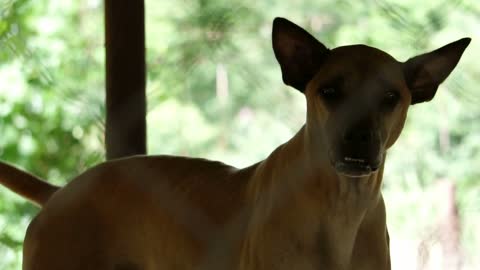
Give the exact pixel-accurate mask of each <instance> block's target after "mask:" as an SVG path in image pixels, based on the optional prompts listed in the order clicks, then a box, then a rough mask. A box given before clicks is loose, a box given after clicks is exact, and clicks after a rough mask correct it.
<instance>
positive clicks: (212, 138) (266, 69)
mask: <svg viewBox="0 0 480 270" xmlns="http://www.w3.org/2000/svg"><path fill="white" fill-rule="evenodd" d="M102 5H103V4H102V1H100V0H88V1H87V0H69V1H66V0H48V1H47V0H35V1H33V0H0V159H1V160H2V161H7V162H9V163H13V164H16V165H18V166H21V167H22V168H24V169H26V170H28V171H30V172H32V173H35V174H37V175H39V176H41V177H43V178H45V179H48V180H49V181H50V182H52V183H56V184H62V185H63V184H64V183H65V182H66V181H68V180H69V179H71V178H72V177H74V176H76V175H78V174H79V173H81V172H82V171H84V170H85V169H86V168H89V167H91V166H93V165H95V164H98V163H99V162H101V161H102V160H103V159H104V148H103V131H104V115H105V111H104V109H105V108H104V105H103V102H104V84H105V82H104V62H105V61H104V57H105V53H104V48H103V44H104V37H103V6H102ZM276 16H283V17H286V18H289V19H290V20H292V21H294V22H296V23H297V24H299V25H301V26H303V27H305V28H306V29H307V30H309V31H310V32H311V33H313V34H314V35H315V36H316V37H317V38H318V39H319V40H321V41H322V42H323V43H324V44H325V45H327V46H328V47H336V46H340V45H347V44H354V43H364V44H368V45H371V46H375V47H378V48H380V49H382V50H385V51H387V52H389V53H390V54H392V55H393V56H394V57H395V58H397V59H398V60H399V61H404V60H406V59H408V58H409V57H411V56H413V55H415V54H419V53H423V52H426V51H428V50H433V49H435V48H438V47H440V46H443V45H445V44H447V43H449V42H452V41H454V40H457V39H459V38H462V37H465V36H469V37H472V38H473V41H472V43H471V44H470V46H469V47H468V48H467V50H466V52H465V54H464V56H463V58H462V60H461V61H460V64H459V65H458V67H457V68H456V70H455V71H454V72H453V73H452V74H451V75H450V77H449V79H448V80H447V81H446V82H445V83H444V84H443V85H442V86H441V87H440V89H439V91H438V94H437V96H436V97H435V99H434V100H433V101H432V102H430V103H426V104H421V105H416V106H413V107H412V108H411V110H410V112H409V117H408V120H407V124H406V127H405V130H404V132H403V135H402V136H401V138H400V139H399V141H398V142H397V144H396V145H395V146H394V147H393V148H392V149H391V151H390V152H389V157H388V160H387V168H386V173H385V179H384V183H385V184H384V191H383V192H384V194H385V198H386V203H387V208H388V209H387V213H388V226H389V228H390V234H391V237H392V263H393V268H394V269H415V267H416V266H417V265H418V264H419V263H422V262H423V263H425V264H426V265H427V267H431V268H425V269H440V268H436V266H435V263H436V262H438V261H441V259H442V255H441V252H438V250H439V244H438V240H436V238H435V235H436V234H435V232H436V230H437V227H438V224H439V222H440V221H441V217H442V213H443V210H444V209H445V207H446V206H445V198H446V193H445V192H444V190H443V189H442V186H443V184H442V183H445V181H451V182H453V183H455V184H456V186H457V192H456V195H457V202H458V206H459V214H460V218H461V220H460V221H461V236H462V237H461V244H462V245H461V249H462V252H463V257H464V264H463V268H462V269H478V267H479V266H480V259H479V258H478V256H476V254H478V252H476V251H477V250H479V249H480V236H479V234H478V233H477V232H478V226H479V225H480V184H479V183H478V179H479V177H480V166H479V165H480V152H479V151H480V121H479V120H480V107H479V106H478V105H479V104H480V90H478V89H477V88H478V86H479V85H480V66H479V65H478V64H477V62H478V59H479V58H480V45H479V44H480V1H477V0H465V1H451V0H446V1H418V0H417V1H413V0H402V1H400V0H397V1H393V0H390V1H381V0H378V1H366V0H364V1H333V0H295V1H294V0H291V1H271V0H262V1H258V0H257V1H253V0H244V1H240V0H216V1H213V0H211V1H207V0H183V1H154V0H147V1H146V18H147V22H146V23H147V25H146V27H147V57H148V59H147V64H148V86H147V91H148V102H149V104H148V147H149V153H150V154H175V155H188V156H201V157H207V158H210V159H215V160H222V161H224V162H226V163H230V164H233V165H236V166H238V167H242V166H246V165H249V164H251V163H254V162H256V161H258V160H261V159H263V158H265V157H266V156H267V155H268V154H269V153H270V152H271V151H272V150H273V149H275V147H276V146H278V145H279V144H281V143H283V142H285V141H286V140H288V139H289V138H290V137H291V136H292V135H293V134H294V133H295V132H296V131H297V130H298V129H299V128H300V127H301V125H302V124H303V123H304V120H305V101H304V98H303V96H302V95H301V94H300V93H299V92H298V91H295V90H293V89H291V88H288V87H286V86H284V85H283V84H282V81H281V75H280V70H279V67H278V65H277V63H276V60H275V59H274V56H273V52H272V49H271V39H270V33H271V23H272V20H273V18H274V17H276ZM125 19H126V20H128V18H125ZM217 80H219V81H220V83H219V84H218V85H224V87H221V88H220V89H217ZM225 85H226V86H227V87H225ZM445 179H447V180H445ZM37 211H38V209H37V208H35V207H34V206H32V205H31V204H30V203H28V202H26V201H25V200H24V199H22V198H20V197H19V196H17V195H15V194H13V193H11V192H10V191H8V190H6V189H5V188H0V269H6V270H10V269H20V268H21V266H20V265H21V263H20V262H21V245H22V240H23V237H24V234H25V229H26V226H27V225H28V223H29V221H30V220H31V219H32V216H33V215H35V213H37ZM432 235H434V236H432ZM422 243H426V247H427V249H428V251H429V254H430V259H428V258H425V257H422V256H420V255H419V254H421V251H420V248H419V247H420V246H421V245H422Z"/></svg>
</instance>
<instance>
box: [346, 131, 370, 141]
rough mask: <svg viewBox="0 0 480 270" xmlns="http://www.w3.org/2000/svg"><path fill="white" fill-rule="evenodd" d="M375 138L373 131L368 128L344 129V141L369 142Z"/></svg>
mask: <svg viewBox="0 0 480 270" xmlns="http://www.w3.org/2000/svg"><path fill="white" fill-rule="evenodd" d="M374 140H375V133H374V132H373V131H370V130H356V129H350V130H348V129H347V130H345V132H344V133H343V141H344V142H346V143H370V142H372V141H374Z"/></svg>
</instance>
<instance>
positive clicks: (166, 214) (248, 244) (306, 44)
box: [0, 18, 470, 270]
mask: <svg viewBox="0 0 480 270" xmlns="http://www.w3.org/2000/svg"><path fill="white" fill-rule="evenodd" d="M272 37H273V49H274V52H275V56H276V58H277V60H278V62H279V63H280V66H281V70H282V75H283V80H284V82H285V83H286V84H287V85H290V86H293V87H294V88H296V89H297V90H299V91H300V92H302V93H303V94H304V95H305V97H306V102H307V119H306V124H305V126H304V127H303V128H302V129H301V130H300V131H299V132H298V133H297V134H296V135H295V136H294V137H293V138H292V139H291V140H290V141H288V142H287V143H285V144H283V145H281V146H279V147H278V148H277V149H276V150H275V151H274V152H273V153H272V154H271V155H270V156H269V157H268V158H267V159H265V160H263V161H261V162H259V163H257V164H254V165H252V166H250V167H248V168H244V169H236V168H233V167H231V166H228V165H225V164H223V163H220V162H213V161H208V160H203V159H192V158H182V157H171V156H150V157H132V158H126V159H121V160H116V161H110V162H106V163H104V164H101V165H99V166H96V167H95V168H92V169H91V170H89V171H87V172H85V173H84V174H82V175H80V176H78V177H77V178H76V179H74V180H73V181H71V182H70V183H69V184H68V185H66V186H65V187H64V188H62V189H60V190H58V191H57V189H58V188H56V187H54V186H51V185H48V184H46V183H42V182H41V181H40V180H39V179H36V178H34V177H32V176H29V175H28V174H25V173H22V172H19V171H18V170H16V169H14V168H13V167H10V166H6V165H2V166H0V175H1V176H2V177H0V179H1V182H2V183H3V184H6V185H7V186H8V187H9V188H11V189H13V190H14V191H17V192H19V193H20V194H22V195H23V196H25V197H27V198H29V199H31V200H33V201H35V202H37V203H38V204H40V205H42V206H43V209H42V211H41V212H40V213H39V214H38V216H37V217H36V218H35V219H34V220H33V221H32V223H31V224H30V226H29V228H28V231H27V235H26V238H25V244H24V258H23V260H24V261H23V269H24V270H67V269H68V270H86V269H92V270H100V269H101V270H161V269H237V270H254V269H264V270H271V269H276V270H280V269H285V270H287V269H288V270H292V269H296V270H313V269H316V270H319V269H325V270H327V269H328V270H347V269H349V270H373V269H374V270H386V269H390V257H389V239H388V231H387V227H386V218H385V205H384V202H383V198H382V195H381V192H380V188H381V183H382V175H383V168H384V163H385V155H386V151H387V149H388V148H389V147H390V146H392V144H393V143H394V142H395V141H396V140H397V138H398V136H399V135H400V132H401V130H402V127H403V124H404V121H405V117H406V115H407V109H408V107H409V106H410V105H411V104H415V103H420V102H424V101H429V100H431V99H432V98H433V96H434V95H435V92H436V90H437V88H438V86H439V84H440V83H442V82H443V81H444V80H445V79H446V78H447V76H448V75H449V74H450V72H451V71H452V70H453V68H454V67H455V66H456V64H457V62H458V61H459V59H460V57H461V55H462V53H463V51H464V50H465V48H466V47H467V45H468V44H469V42H470V39H468V38H464V39H461V40H458V41H456V42H453V43H451V44H449V45H446V46H444V47H442V48H440V49H438V50H436V51H433V52H430V53H427V54H423V55H420V56H416V57H413V58H411V59H409V60H408V61H406V62H404V63H402V62H398V61H396V60H395V59H394V58H393V57H392V56H390V55H388V54H387V53H385V52H383V51H380V50H378V49H375V48H372V47H368V46H365V45H352V46H343V47H338V48H335V49H331V50H330V49H327V48H326V47H325V46H324V45H323V44H321V43H320V42H318V41H317V40H316V39H315V38H314V37H312V36H311V35H310V34H308V33H307V32H306V31H305V30H303V29H302V28H300V27H298V26H297V25H295V24H293V23H291V22H289V21H288V20H286V19H282V18H277V19H275V21H274V23H273V35H272ZM16 181H18V182H16Z"/></svg>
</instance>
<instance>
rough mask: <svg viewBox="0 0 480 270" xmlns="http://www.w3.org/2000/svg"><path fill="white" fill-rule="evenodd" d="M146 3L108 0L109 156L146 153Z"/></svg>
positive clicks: (106, 139) (106, 142)
mask: <svg viewBox="0 0 480 270" xmlns="http://www.w3.org/2000/svg"><path fill="white" fill-rule="evenodd" d="M144 19H145V5H144V1H143V0H134V1H132V0H105V47H106V48H105V49H106V130H105V144H106V152H107V159H114V158H120V157H125V156H130V155H138V154H146V152H147V147H146V95H145V86H146V82H145V21H144Z"/></svg>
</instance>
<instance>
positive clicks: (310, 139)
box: [248, 125, 385, 209]
mask: <svg viewBox="0 0 480 270" xmlns="http://www.w3.org/2000/svg"><path fill="white" fill-rule="evenodd" d="M312 134H314V132H313V131H312V130H309V128H308V126H306V125H305V126H304V127H302V128H301V129H300V131H299V132H298V133H297V134H296V135H295V136H294V137H293V138H292V139H290V140H289V141H288V142H286V143H285V144H283V145H281V146H279V147H278V148H277V149H275V150H274V151H273V152H272V153H271V154H270V155H269V156H268V158H266V159H265V160H264V161H262V162H261V163H260V164H259V165H258V167H257V169H256V172H255V173H254V175H253V178H254V179H252V181H250V185H249V188H248V192H249V196H253V197H254V198H255V200H257V199H260V198H264V199H265V198H269V200H270V199H273V201H276V200H282V197H283V196H285V195H294V194H300V193H303V192H307V193H311V192H314V191H318V190H319V191H328V193H327V194H318V195H319V196H322V197H323V198H324V196H327V197H328V198H329V200H328V201H329V202H330V203H332V204H333V205H338V203H339V202H341V201H345V200H346V199H348V200H349V201H351V200H366V199H377V198H378V196H379V194H380V187H381V182H382V176H383V165H384V160H385V159H383V161H382V164H381V166H380V168H379V169H378V170H377V171H376V172H374V173H372V174H370V175H369V176H365V177H360V178H352V177H347V176H345V175H341V174H339V173H337V172H336V171H335V169H334V168H333V166H332V165H331V164H330V161H329V158H328V154H327V152H328V150H327V149H326V147H325V145H326V144H325V143H324V141H323V138H322V136H315V135H312ZM269 193H270V194H269ZM323 198H322V200H324V199H323ZM262 200H263V199H262ZM273 201H272V203H273ZM352 203H353V202H352ZM330 206H331V205H329V206H327V207H328V208H330V209H332V208H331V207H330Z"/></svg>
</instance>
